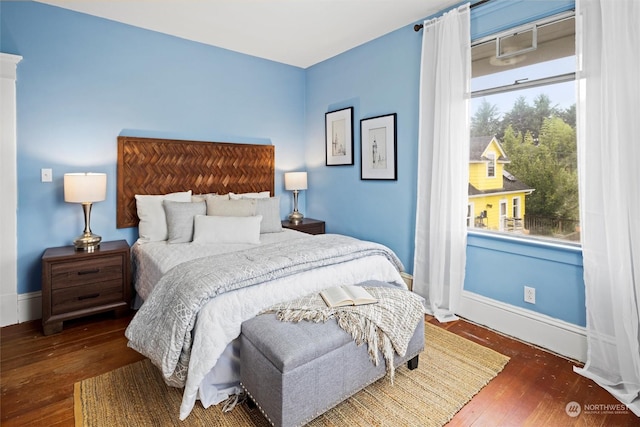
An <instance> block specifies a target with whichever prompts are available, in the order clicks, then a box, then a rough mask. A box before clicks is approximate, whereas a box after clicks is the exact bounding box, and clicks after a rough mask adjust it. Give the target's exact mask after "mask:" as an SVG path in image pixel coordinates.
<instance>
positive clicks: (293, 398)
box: [240, 314, 424, 427]
mask: <svg viewBox="0 0 640 427" xmlns="http://www.w3.org/2000/svg"><path fill="white" fill-rule="evenodd" d="M423 348H424V322H422V321H420V322H418V325H417V327H416V329H415V331H414V334H413V337H412V338H411V341H410V342H409V346H408V349H407V352H406V354H405V356H404V357H399V356H398V355H397V354H396V355H395V363H394V366H396V367H397V366H400V365H401V364H402V363H405V362H408V366H409V368H410V369H415V368H416V367H417V366H418V354H419V353H420V352H421V351H422V349H423ZM379 359H380V361H379V363H378V366H374V365H373V363H372V362H371V361H370V360H369V355H368V352H367V345H366V344H363V345H361V346H357V345H356V343H355V342H354V340H353V338H352V337H351V336H350V335H349V334H348V333H346V332H345V331H344V330H342V329H341V328H340V327H339V326H338V324H337V322H336V321H335V320H334V319H330V320H329V321H327V322H326V323H314V322H307V321H302V322H298V323H294V322H281V321H279V320H277V319H276V316H275V314H262V315H259V316H256V317H254V318H253V319H250V320H248V321H246V322H244V323H243V324H242V333H241V335H240V378H241V384H242V387H243V388H244V389H245V391H246V392H247V394H248V395H249V398H250V399H251V400H252V401H253V402H255V404H257V406H258V407H259V409H260V410H261V411H262V413H263V414H264V416H265V417H266V418H267V419H268V420H269V422H270V423H271V424H273V425H275V426H286V427H289V426H299V425H303V424H305V423H308V422H309V421H311V420H312V419H314V418H316V417H317V416H319V415H321V414H322V413H324V412H325V411H327V410H329V409H331V408H332V407H334V406H335V405H337V404H338V403H340V402H342V401H343V400H345V399H346V398H348V397H349V396H351V395H352V394H354V393H356V392H357V391H359V390H361V389H362V388H364V387H366V386H367V385H369V384H371V383H372V382H374V381H376V380H378V379H380V378H382V377H383V376H384V375H385V362H384V358H382V356H381V355H380V358H379Z"/></svg>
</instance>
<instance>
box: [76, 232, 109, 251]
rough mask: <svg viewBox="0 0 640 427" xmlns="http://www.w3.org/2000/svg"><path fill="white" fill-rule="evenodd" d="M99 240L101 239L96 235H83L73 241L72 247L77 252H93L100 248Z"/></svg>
mask: <svg viewBox="0 0 640 427" xmlns="http://www.w3.org/2000/svg"><path fill="white" fill-rule="evenodd" d="M101 240H102V237H100V236H98V235H97V234H93V233H91V232H89V233H83V234H82V235H81V236H78V238H77V239H75V240H74V241H73V246H75V247H76V250H77V251H86V252H93V251H95V250H96V249H98V248H99V247H100V241H101Z"/></svg>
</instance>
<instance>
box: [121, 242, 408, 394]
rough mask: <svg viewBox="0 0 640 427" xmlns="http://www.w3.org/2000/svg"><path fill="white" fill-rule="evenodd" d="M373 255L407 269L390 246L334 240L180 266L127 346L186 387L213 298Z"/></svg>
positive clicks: (139, 318)
mask: <svg viewBox="0 0 640 427" xmlns="http://www.w3.org/2000/svg"><path fill="white" fill-rule="evenodd" d="M371 255H383V256H385V257H387V259H389V260H390V261H391V262H392V263H394V264H395V265H396V266H397V268H398V270H402V268H403V267H402V263H401V262H400V260H399V259H398V258H397V256H396V255H395V254H394V253H393V252H392V251H391V250H390V249H389V248H387V247H386V246H383V245H380V244H377V243H373V242H367V241H362V240H358V239H354V238H351V237H347V236H341V235H333V234H325V235H318V236H315V237H314V238H313V239H297V240H292V241H287V242H280V243H273V244H269V245H261V246H257V247H256V248H252V249H248V250H245V251H240V252H233V253H229V254H223V255H216V256H212V257H204V258H199V259H195V260H193V261H188V262H185V263H182V264H180V265H178V266H176V267H174V268H173V269H171V270H170V271H169V272H167V274H165V275H164V276H163V277H162V279H161V280H160V281H159V282H158V284H157V285H156V286H155V288H154V290H153V291H152V292H151V294H150V295H149V298H147V300H146V301H145V303H144V304H143V305H142V307H141V308H140V310H138V313H136V315H135V317H134V318H133V320H132V321H131V323H130V324H129V326H128V327H127V330H126V332H125V335H126V337H127V338H128V339H129V343H128V345H129V347H131V348H133V349H134V350H136V351H138V352H139V353H141V354H143V355H144V356H146V357H148V358H149V359H150V360H151V361H152V362H153V363H154V364H155V365H156V366H157V367H158V368H160V370H161V371H162V374H163V377H164V378H165V382H166V383H167V384H169V385H171V386H175V387H183V386H184V384H185V381H186V377H187V370H188V366H189V358H190V355H191V345H192V340H193V336H192V331H193V328H194V326H195V322H196V319H197V315H198V312H199V311H200V309H201V308H202V307H203V306H204V305H205V304H207V302H208V301H210V300H211V299H212V298H215V297H216V296H217V295H220V294H222V293H225V292H230V291H233V290H236V289H240V288H243V287H247V286H252V285H257V284H260V283H264V282H268V281H270V280H274V279H278V278H282V277H286V276H288V275H292V274H297V273H301V272H304V271H308V270H311V269H314V268H318V267H323V266H329V265H334V264H339V263H342V262H346V261H349V260H354V259H358V258H362V257H366V256H371Z"/></svg>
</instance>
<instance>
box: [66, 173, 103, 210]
mask: <svg viewBox="0 0 640 427" xmlns="http://www.w3.org/2000/svg"><path fill="white" fill-rule="evenodd" d="M106 198H107V174H105V173H90V172H88V173H65V174H64V201H65V202H69V203H89V202H91V203H93V202H101V201H103V200H104V199H106Z"/></svg>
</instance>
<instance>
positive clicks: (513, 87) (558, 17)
mask: <svg viewBox="0 0 640 427" xmlns="http://www.w3.org/2000/svg"><path fill="white" fill-rule="evenodd" d="M567 19H577V17H576V13H575V10H569V11H566V12H562V13H559V14H555V15H551V16H549V17H546V18H543V19H539V20H534V21H531V22H530V23H528V24H527V25H528V26H530V25H534V26H544V25H550V24H554V23H557V22H560V21H562V20H567ZM516 28H518V27H513V28H511V29H508V30H506V31H501V32H497V33H494V34H490V35H487V36H484V37H481V38H479V39H477V40H473V41H472V43H471V48H472V49H473V48H474V47H475V46H478V45H480V44H485V43H488V42H491V41H495V42H496V43H498V40H499V38H500V36H503V35H504V34H505V33H508V32H513V31H514V29H516ZM541 62H544V61H541ZM472 67H473V65H472ZM576 77H577V73H576V71H573V72H569V73H560V74H556V75H553V76H547V77H543V78H539V79H534V80H527V81H520V80H517V81H515V82H514V83H513V84H508V85H501V86H496V87H490V88H485V89H479V90H475V91H471V92H470V98H471V99H473V98H480V97H484V96H488V95H494V94H503V93H507V92H512V91H521V90H524V89H530V88H535V87H540V86H551V85H554V84H558V83H566V82H571V81H573V82H575V81H576ZM471 78H472V79H473V78H474V77H471ZM490 155H493V156H492V157H493V162H494V163H493V165H494V169H493V170H494V173H493V176H492V175H490V173H489V169H490V163H491V161H492V159H491V158H489V156H490ZM487 158H488V161H487V166H486V177H487V178H495V177H496V176H497V173H496V172H497V171H496V169H497V158H496V156H495V153H488V155H487ZM515 200H518V202H517V206H513V205H512V206H509V200H508V199H506V209H507V215H506V217H508V216H509V215H508V213H509V210H510V209H509V207H511V213H512V214H513V215H514V216H513V218H514V219H515V218H520V219H521V220H522V221H523V223H524V217H523V215H522V205H523V200H522V197H521V196H516V197H513V198H512V199H511V202H512V203H514V201H515ZM500 202H503V200H501V201H500ZM499 204H500V203H499ZM516 207H517V214H518V215H517V216H516V215H515V213H516V212H514V211H515V209H514V208H516ZM498 215H499V216H500V213H499V212H498ZM471 216H474V214H471ZM474 220H475V219H474ZM498 222H499V227H498V228H499V229H498V230H488V229H479V228H477V227H475V226H474V227H471V226H468V230H469V231H472V232H480V233H482V234H485V233H487V234H492V235H496V236H504V237H507V238H513V239H516V240H522V241H523V242H536V241H537V242H540V243H544V244H549V245H553V246H556V245H557V246H568V247H581V243H580V242H575V241H571V240H565V239H562V238H554V237H546V236H542V235H536V234H534V235H520V234H513V233H510V232H506V231H504V229H503V228H504V227H503V224H502V221H501V220H500V219H499V221H498ZM467 223H469V215H467ZM474 225H475V224H474Z"/></svg>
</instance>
